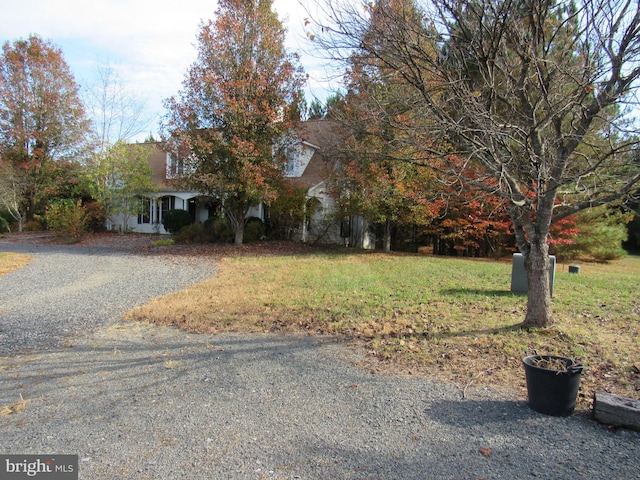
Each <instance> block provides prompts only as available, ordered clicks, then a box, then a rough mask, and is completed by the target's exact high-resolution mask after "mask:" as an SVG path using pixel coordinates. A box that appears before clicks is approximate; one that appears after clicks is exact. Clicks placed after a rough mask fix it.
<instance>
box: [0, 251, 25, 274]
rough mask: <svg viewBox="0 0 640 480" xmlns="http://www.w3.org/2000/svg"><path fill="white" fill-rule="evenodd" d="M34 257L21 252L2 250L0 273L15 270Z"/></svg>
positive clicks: (0, 254) (0, 253)
mask: <svg viewBox="0 0 640 480" xmlns="http://www.w3.org/2000/svg"><path fill="white" fill-rule="evenodd" d="M31 260H33V257H32V256H30V255H23V254H21V253H8V252H0V275H4V274H5V273H9V272H13V271H14V270H18V269H20V268H22V267H24V266H25V265H26V264H28V263H29V262H30V261H31Z"/></svg>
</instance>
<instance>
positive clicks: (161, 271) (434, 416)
mask: <svg viewBox="0 0 640 480" xmlns="http://www.w3.org/2000/svg"><path fill="white" fill-rule="evenodd" d="M0 251H20V252H24V253H30V254H32V255H35V256H36V260H35V261H34V262H32V263H31V264H30V265H29V266H28V267H26V268H24V269H22V270H20V271H19V272H14V273H12V274H9V275H5V276H2V277H0V349H1V350H0V352H1V353H0V410H1V409H2V408H3V407H5V406H6V407H15V408H14V410H16V411H15V413H12V414H9V415H5V416H0V452H2V453H21V454H27V453H33V454H77V455H79V458H80V470H79V478H81V479H122V478H127V479H179V478H184V479H230V478H233V479H236V478H237V479H285V478H286V479H290V478H302V479H327V478H344V479H392V478H393V479H396V478H397V479H529V478H531V479H534V478H545V479H546V478H549V479H551V478H553V479H581V478H584V479H587V478H588V479H605V478H606V479H608V480H613V479H625V480H627V479H634V478H640V474H639V473H638V472H640V458H639V457H638V451H640V434H639V433H637V432H630V431H626V430H618V431H613V430H610V429H607V428H606V427H604V426H601V425H599V424H597V423H596V422H594V421H593V420H591V419H589V418H587V417H586V416H583V415H574V416H572V417H569V418H554V417H547V416H544V415H540V414H537V413H535V412H533V411H531V410H530V409H529V408H528V407H527V405H526V403H525V401H524V399H521V398H518V397H517V395H516V394H515V393H514V392H509V391H499V390H491V389H487V388H475V387H473V386H470V387H469V388H466V389H465V391H464V395H463V391H462V390H461V388H460V387H459V386H456V385H451V384H444V383H439V382H434V381H431V380H430V379H429V378H416V377H410V376H400V375H380V374H372V373H371V372H370V371H369V370H367V369H366V368H362V366H361V365H362V364H363V360H364V353H363V352H362V351H360V350H358V349H356V348H354V347H350V346H348V345H345V344H343V343H340V342H337V341H334V340H333V339H330V338H324V337H304V336H284V335H275V334H262V335H256V334H252V335H239V334H224V335H194V334H188V333H185V332H181V331H178V330H175V329H172V328H165V327H156V326H150V325H143V324H139V323H131V322H124V321H122V320H121V316H122V313H123V312H124V311H126V310H128V309H129V308H132V307H133V306H135V305H138V304H140V303H144V302H145V301H147V300H148V299H150V298H153V297H154V296H158V295H163V294H165V293H169V291H174V290H176V289H181V288H184V287H185V286H186V285H188V284H190V283H194V282H197V281H200V280H202V279H203V278H207V276H211V275H214V274H215V262H214V261H207V262H204V261H202V260H197V261H194V260H193V259H190V258H189V257H188V256H184V257H180V258H162V257H159V256H157V255H143V254H140V253H139V252H136V250H135V249H132V250H129V251H120V250H114V249H113V248H108V247H104V246H103V247H98V246H84V247H83V246H80V247H58V246H54V245H34V244H18V243H3V242H2V241H0ZM77 271H82V272H84V273H83V274H78V273H77ZM156 278H157V279H160V280H161V281H158V282H157V283H156V282H155V280H154V279H156ZM103 298H104V300H101V299H103Z"/></svg>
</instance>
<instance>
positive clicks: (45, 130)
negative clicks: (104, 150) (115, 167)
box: [0, 35, 91, 229]
mask: <svg viewBox="0 0 640 480" xmlns="http://www.w3.org/2000/svg"><path fill="white" fill-rule="evenodd" d="M90 139H91V135H90V122H89V121H88V119H87V117H86V115H85V110H84V106H83V104H82V102H81V100H80V95H79V88H78V85H77V84H76V82H75V80H74V78H73V75H72V74H71V72H70V70H69V66H68V65H67V63H66V62H65V60H64V57H63V55H62V51H61V50H60V49H59V48H57V47H56V46H55V45H53V44H52V43H51V42H49V41H46V40H43V39H42V38H40V37H39V36H37V35H32V36H30V37H29V38H28V39H26V40H24V39H21V40H16V41H14V42H13V43H10V42H6V43H5V44H4V45H3V47H2V56H0V207H2V208H3V209H5V210H7V211H8V212H9V214H10V215H11V216H12V217H13V218H14V220H15V221H16V222H17V223H18V228H19V229H21V228H22V224H23V223H24V222H25V221H29V220H33V218H34V214H36V213H38V212H37V209H38V208H44V207H43V205H41V204H43V203H44V202H45V201H46V200H47V198H46V197H47V195H46V192H47V191H48V190H49V189H51V188H53V187H54V186H55V185H54V184H55V183H56V182H57V181H59V180H60V178H59V177H60V175H59V174H60V172H61V167H62V164H68V163H71V162H74V161H77V160H79V159H81V158H83V157H84V154H86V153H88V151H89V150H88V149H89V147H90V146H91V145H90V142H89V141H90Z"/></svg>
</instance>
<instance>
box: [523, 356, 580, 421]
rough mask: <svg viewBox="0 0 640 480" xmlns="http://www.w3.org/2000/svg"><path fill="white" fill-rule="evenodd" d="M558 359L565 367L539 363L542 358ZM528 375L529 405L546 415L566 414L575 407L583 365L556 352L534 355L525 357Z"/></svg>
mask: <svg viewBox="0 0 640 480" xmlns="http://www.w3.org/2000/svg"><path fill="white" fill-rule="evenodd" d="M549 359H559V360H561V361H562V362H563V363H564V364H565V370H550V369H547V368H541V367H538V366H536V364H535V363H536V362H537V361H539V360H549ZM522 363H523V364H524V373H525V377H526V379H527V393H528V396H529V406H530V407H531V409H532V410H535V411H536V412H539V413H544V414H545V415H555V416H559V417H567V416H569V415H571V414H572V413H573V410H574V409H575V408H576V399H577V397H578V388H579V387H580V375H581V373H582V370H583V369H584V367H583V366H582V365H580V364H577V363H576V362H574V361H573V360H572V359H570V358H565V357H557V356H554V355H531V356H529V357H525V358H524V359H523V360H522Z"/></svg>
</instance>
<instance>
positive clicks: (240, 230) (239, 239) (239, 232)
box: [234, 218, 244, 245]
mask: <svg viewBox="0 0 640 480" xmlns="http://www.w3.org/2000/svg"><path fill="white" fill-rule="evenodd" d="M234 223H235V227H236V228H235V230H236V234H235V239H234V243H235V244H236V245H242V243H243V242H244V218H242V219H238V221H237V223H236V222H234Z"/></svg>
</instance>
